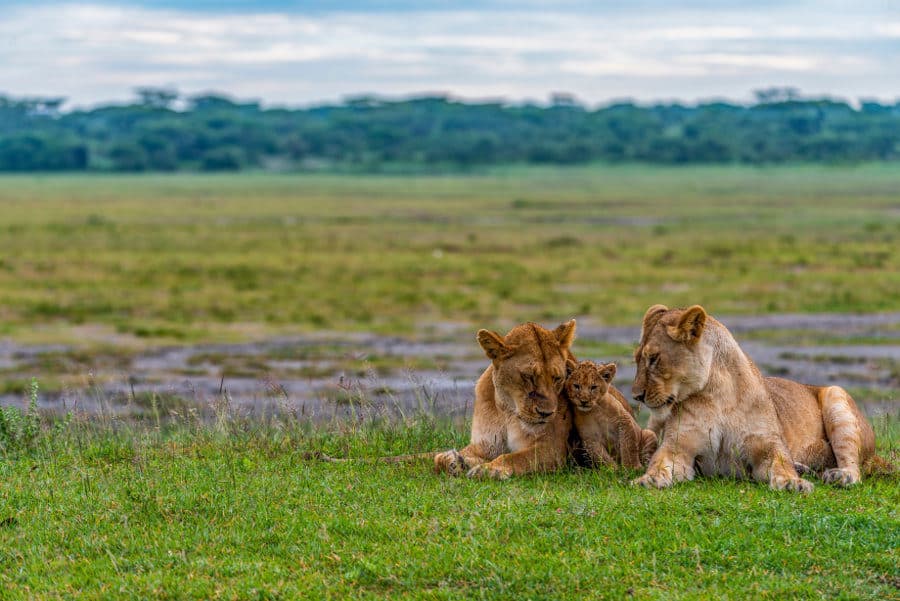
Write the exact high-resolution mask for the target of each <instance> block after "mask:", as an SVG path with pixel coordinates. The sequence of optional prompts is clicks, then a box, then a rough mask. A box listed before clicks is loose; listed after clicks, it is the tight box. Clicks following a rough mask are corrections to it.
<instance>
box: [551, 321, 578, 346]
mask: <svg viewBox="0 0 900 601" xmlns="http://www.w3.org/2000/svg"><path fill="white" fill-rule="evenodd" d="M553 335H554V336H556V339H557V340H558V341H559V346H561V347H562V348H564V349H567V348H569V347H570V346H572V342H574V341H575V320H574V319H570V320H569V321H567V322H566V323H564V324H560V325H558V326H556V329H555V330H553Z"/></svg>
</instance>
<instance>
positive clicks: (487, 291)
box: [0, 165, 900, 346]
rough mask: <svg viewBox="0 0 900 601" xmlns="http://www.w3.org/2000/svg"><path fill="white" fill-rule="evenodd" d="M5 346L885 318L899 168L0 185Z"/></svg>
mask: <svg viewBox="0 0 900 601" xmlns="http://www.w3.org/2000/svg"><path fill="white" fill-rule="evenodd" d="M0 210H2V217H3V219H2V222H0V336H11V337H13V338H15V339H17V340H21V341H47V340H51V341H81V340H84V339H85V338H96V337H98V336H102V337H105V338H108V339H110V340H114V341H116V342H117V343H121V344H130V345H133V346H140V345H142V344H144V343H145V342H146V341H161V340H165V341H174V342H182V341H184V342H195V341H211V340H242V339H247V338H254V337H259V336H264V335H269V334H272V333H275V332H277V333H284V332H287V331H310V330H322V329H345V330H360V329H362V330H367V331H400V332H403V333H410V332H418V331H421V330H422V329H424V328H427V327H429V325H430V324H433V323H440V322H446V321H453V322H466V323H471V324H473V325H479V326H480V325H488V326H494V327H503V326H505V325H509V324H512V323H514V322H517V321H522V320H527V319H537V320H543V321H547V322H555V321H561V320H563V319H566V318H569V317H572V316H590V317H592V318H594V319H597V320H600V321H603V322H606V323H615V324H633V323H635V322H636V320H638V319H639V318H640V316H641V315H642V313H643V310H644V309H645V308H646V307H647V306H648V305H650V304H652V303H656V302H663V303H666V304H669V305H685V304H690V303H695V302H696V303H701V304H704V305H705V306H707V308H709V309H710V310H711V311H713V312H714V313H715V314H720V315H721V314H735V313H744V314H753V313H765V312H782V311H791V312H821V311H837V312H844V311H846V312H872V311H885V310H896V309H897V304H896V290H897V289H898V288H900V271H898V270H897V269H896V265H897V264H898V263H900V243H898V242H900V169H897V168H896V167H895V166H892V165H872V166H862V167H858V168H826V167H779V168H749V167H696V168H685V169H671V168H660V167H635V166H624V167H602V166H593V167H583V168H570V169H536V168H532V169H507V170H497V171H493V172H489V173H484V174H479V175H468V176H466V175H458V176H433V177H390V176H328V175H302V176H301V175H284V176H273V175H253V176H248V175H239V176H216V177H209V176H200V175H174V176H173V175H167V176H116V177H113V176H53V177H12V176H5V177H3V178H0Z"/></svg>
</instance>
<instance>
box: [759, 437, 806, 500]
mask: <svg viewBox="0 0 900 601" xmlns="http://www.w3.org/2000/svg"><path fill="white" fill-rule="evenodd" d="M745 445H746V449H747V455H748V458H749V459H750V465H751V466H752V468H753V478H754V479H755V480H756V481H757V482H767V483H768V484H769V487H770V488H772V489H773V490H790V491H792V492H802V493H808V492H812V489H813V485H812V482H810V481H808V480H804V479H803V478H801V477H800V475H799V474H798V473H797V470H796V468H795V467H794V461H793V459H791V456H790V453H788V451H787V448H786V447H785V445H784V443H783V442H781V441H778V440H774V439H773V438H772V437H764V436H756V435H753V436H749V437H748V438H747V440H746V442H745Z"/></svg>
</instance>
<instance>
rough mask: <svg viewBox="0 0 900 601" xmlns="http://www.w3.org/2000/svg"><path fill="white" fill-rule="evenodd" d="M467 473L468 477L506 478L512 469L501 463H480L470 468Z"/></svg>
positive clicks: (510, 474)
mask: <svg viewBox="0 0 900 601" xmlns="http://www.w3.org/2000/svg"><path fill="white" fill-rule="evenodd" d="M467 475H468V476H469V478H481V479H490V480H508V479H509V478H510V476H512V470H511V469H509V468H508V467H506V466H503V465H495V464H493V463H482V464H481V465H476V466H475V467H473V468H472V469H470V470H469V473H468V474H467Z"/></svg>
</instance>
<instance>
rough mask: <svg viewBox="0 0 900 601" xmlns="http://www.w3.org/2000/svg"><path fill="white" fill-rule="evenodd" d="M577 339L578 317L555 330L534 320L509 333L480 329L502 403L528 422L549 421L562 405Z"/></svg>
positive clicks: (480, 336) (532, 423)
mask: <svg viewBox="0 0 900 601" xmlns="http://www.w3.org/2000/svg"><path fill="white" fill-rule="evenodd" d="M574 339H575V320H574V319H573V320H571V321H567V322H566V323H564V324H562V325H560V326H559V327H557V328H556V329H555V330H553V331H550V330H547V329H544V328H542V327H541V326H539V325H537V324H534V323H526V324H522V325H520V326H516V327H515V328H513V329H512V330H510V332H509V333H508V334H507V335H506V336H501V335H500V334H498V333H496V332H491V331H490V330H479V331H478V344H480V345H481V348H482V349H484V353H485V354H486V355H487V356H488V359H490V360H491V362H492V364H493V367H494V373H493V380H494V389H495V391H496V399H497V403H498V405H500V406H502V407H503V408H504V409H506V410H507V411H509V412H511V413H514V414H515V415H516V417H518V418H519V419H520V420H521V421H523V422H525V423H527V424H531V425H535V426H537V425H540V424H544V423H546V422H547V421H548V420H549V419H550V418H551V417H552V416H553V414H554V413H556V410H557V408H558V406H559V402H560V401H559V394H560V393H561V392H562V388H563V384H564V382H565V380H566V359H567V358H568V357H569V347H570V346H571V345H572V341H573V340H574Z"/></svg>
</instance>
